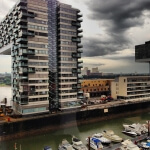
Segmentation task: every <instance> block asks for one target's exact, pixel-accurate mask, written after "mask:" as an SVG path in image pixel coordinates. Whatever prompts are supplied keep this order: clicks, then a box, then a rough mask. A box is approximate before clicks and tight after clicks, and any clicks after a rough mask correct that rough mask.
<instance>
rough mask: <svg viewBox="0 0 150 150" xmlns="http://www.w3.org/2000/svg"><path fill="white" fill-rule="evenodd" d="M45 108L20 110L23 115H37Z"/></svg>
mask: <svg viewBox="0 0 150 150" xmlns="http://www.w3.org/2000/svg"><path fill="white" fill-rule="evenodd" d="M46 110H47V109H46V107H41V108H28V109H24V110H22V113H23V114H28V113H38V112H43V111H46Z"/></svg>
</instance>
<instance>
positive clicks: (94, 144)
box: [86, 137, 103, 150]
mask: <svg viewBox="0 0 150 150" xmlns="http://www.w3.org/2000/svg"><path fill="white" fill-rule="evenodd" d="M86 142H87V144H88V145H89V144H90V147H91V148H93V149H94V150H99V149H102V148H103V145H102V143H101V141H100V140H99V139H97V138H94V137H91V138H90V143H89V138H86Z"/></svg>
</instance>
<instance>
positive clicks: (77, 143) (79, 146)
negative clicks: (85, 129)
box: [72, 136, 88, 150]
mask: <svg viewBox="0 0 150 150" xmlns="http://www.w3.org/2000/svg"><path fill="white" fill-rule="evenodd" d="M72 147H73V148H74V149H75V150H88V149H87V147H86V146H85V145H84V144H83V143H82V141H81V140H79V139H78V138H77V137H75V136H72Z"/></svg>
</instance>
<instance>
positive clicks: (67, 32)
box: [60, 30, 77, 36]
mask: <svg viewBox="0 0 150 150" xmlns="http://www.w3.org/2000/svg"><path fill="white" fill-rule="evenodd" d="M60 33H64V34H69V35H75V36H76V35H77V33H76V32H73V31H67V30H60Z"/></svg>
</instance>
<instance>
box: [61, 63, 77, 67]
mask: <svg viewBox="0 0 150 150" xmlns="http://www.w3.org/2000/svg"><path fill="white" fill-rule="evenodd" d="M60 65H61V66H67V67H76V66H77V64H74V63H71V64H68V63H62V64H60Z"/></svg>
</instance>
